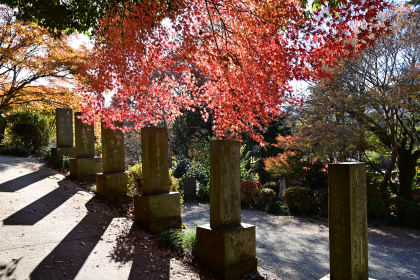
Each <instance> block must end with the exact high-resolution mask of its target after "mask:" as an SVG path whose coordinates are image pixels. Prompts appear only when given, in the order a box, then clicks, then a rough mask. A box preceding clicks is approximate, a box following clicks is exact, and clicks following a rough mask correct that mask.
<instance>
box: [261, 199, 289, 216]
mask: <svg viewBox="0 0 420 280" xmlns="http://www.w3.org/2000/svg"><path fill="white" fill-rule="evenodd" d="M265 211H267V212H268V213H271V214H275V215H281V216H288V215H290V210H289V207H287V205H285V204H284V203H283V202H282V201H276V202H270V203H268V204H267V205H266V206H265Z"/></svg>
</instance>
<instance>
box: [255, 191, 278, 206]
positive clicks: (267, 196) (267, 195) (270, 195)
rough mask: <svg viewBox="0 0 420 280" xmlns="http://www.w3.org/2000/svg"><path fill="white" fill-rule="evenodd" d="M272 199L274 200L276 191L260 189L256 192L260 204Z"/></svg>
mask: <svg viewBox="0 0 420 280" xmlns="http://www.w3.org/2000/svg"><path fill="white" fill-rule="evenodd" d="M274 200H276V193H275V192H274V191H273V190H272V189H261V190H260V191H259V192H258V201H259V203H260V204H261V205H262V206H264V205H266V204H267V203H270V202H273V201H274Z"/></svg>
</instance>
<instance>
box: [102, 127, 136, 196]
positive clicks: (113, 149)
mask: <svg viewBox="0 0 420 280" xmlns="http://www.w3.org/2000/svg"><path fill="white" fill-rule="evenodd" d="M114 126H115V127H122V126H123V124H122V122H114ZM101 134H102V161H103V173H97V174H96V190H97V192H98V194H99V195H101V196H103V197H105V198H106V199H107V200H110V201H127V200H130V197H129V196H128V195H127V183H128V177H127V174H126V172H125V151H124V133H123V132H122V131H121V130H120V129H110V128H105V126H104V123H102V124H101Z"/></svg>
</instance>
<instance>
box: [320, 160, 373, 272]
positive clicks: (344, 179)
mask: <svg viewBox="0 0 420 280" xmlns="http://www.w3.org/2000/svg"><path fill="white" fill-rule="evenodd" d="M366 200H367V198H366V164H365V163H336V164H329V165H328V219H329V235H330V276H329V278H328V279H332V280H368V279H369V276H368V275H369V274H368V272H369V267H368V239H367V204H366Z"/></svg>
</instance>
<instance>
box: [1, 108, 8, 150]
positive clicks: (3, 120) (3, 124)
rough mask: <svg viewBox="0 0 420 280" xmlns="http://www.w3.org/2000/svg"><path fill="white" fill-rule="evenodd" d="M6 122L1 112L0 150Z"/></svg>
mask: <svg viewBox="0 0 420 280" xmlns="http://www.w3.org/2000/svg"><path fill="white" fill-rule="evenodd" d="M6 125H7V120H6V117H5V116H4V114H3V110H1V111H0V148H1V147H2V146H3V145H2V144H1V142H3V139H4V132H5V131H6Z"/></svg>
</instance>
